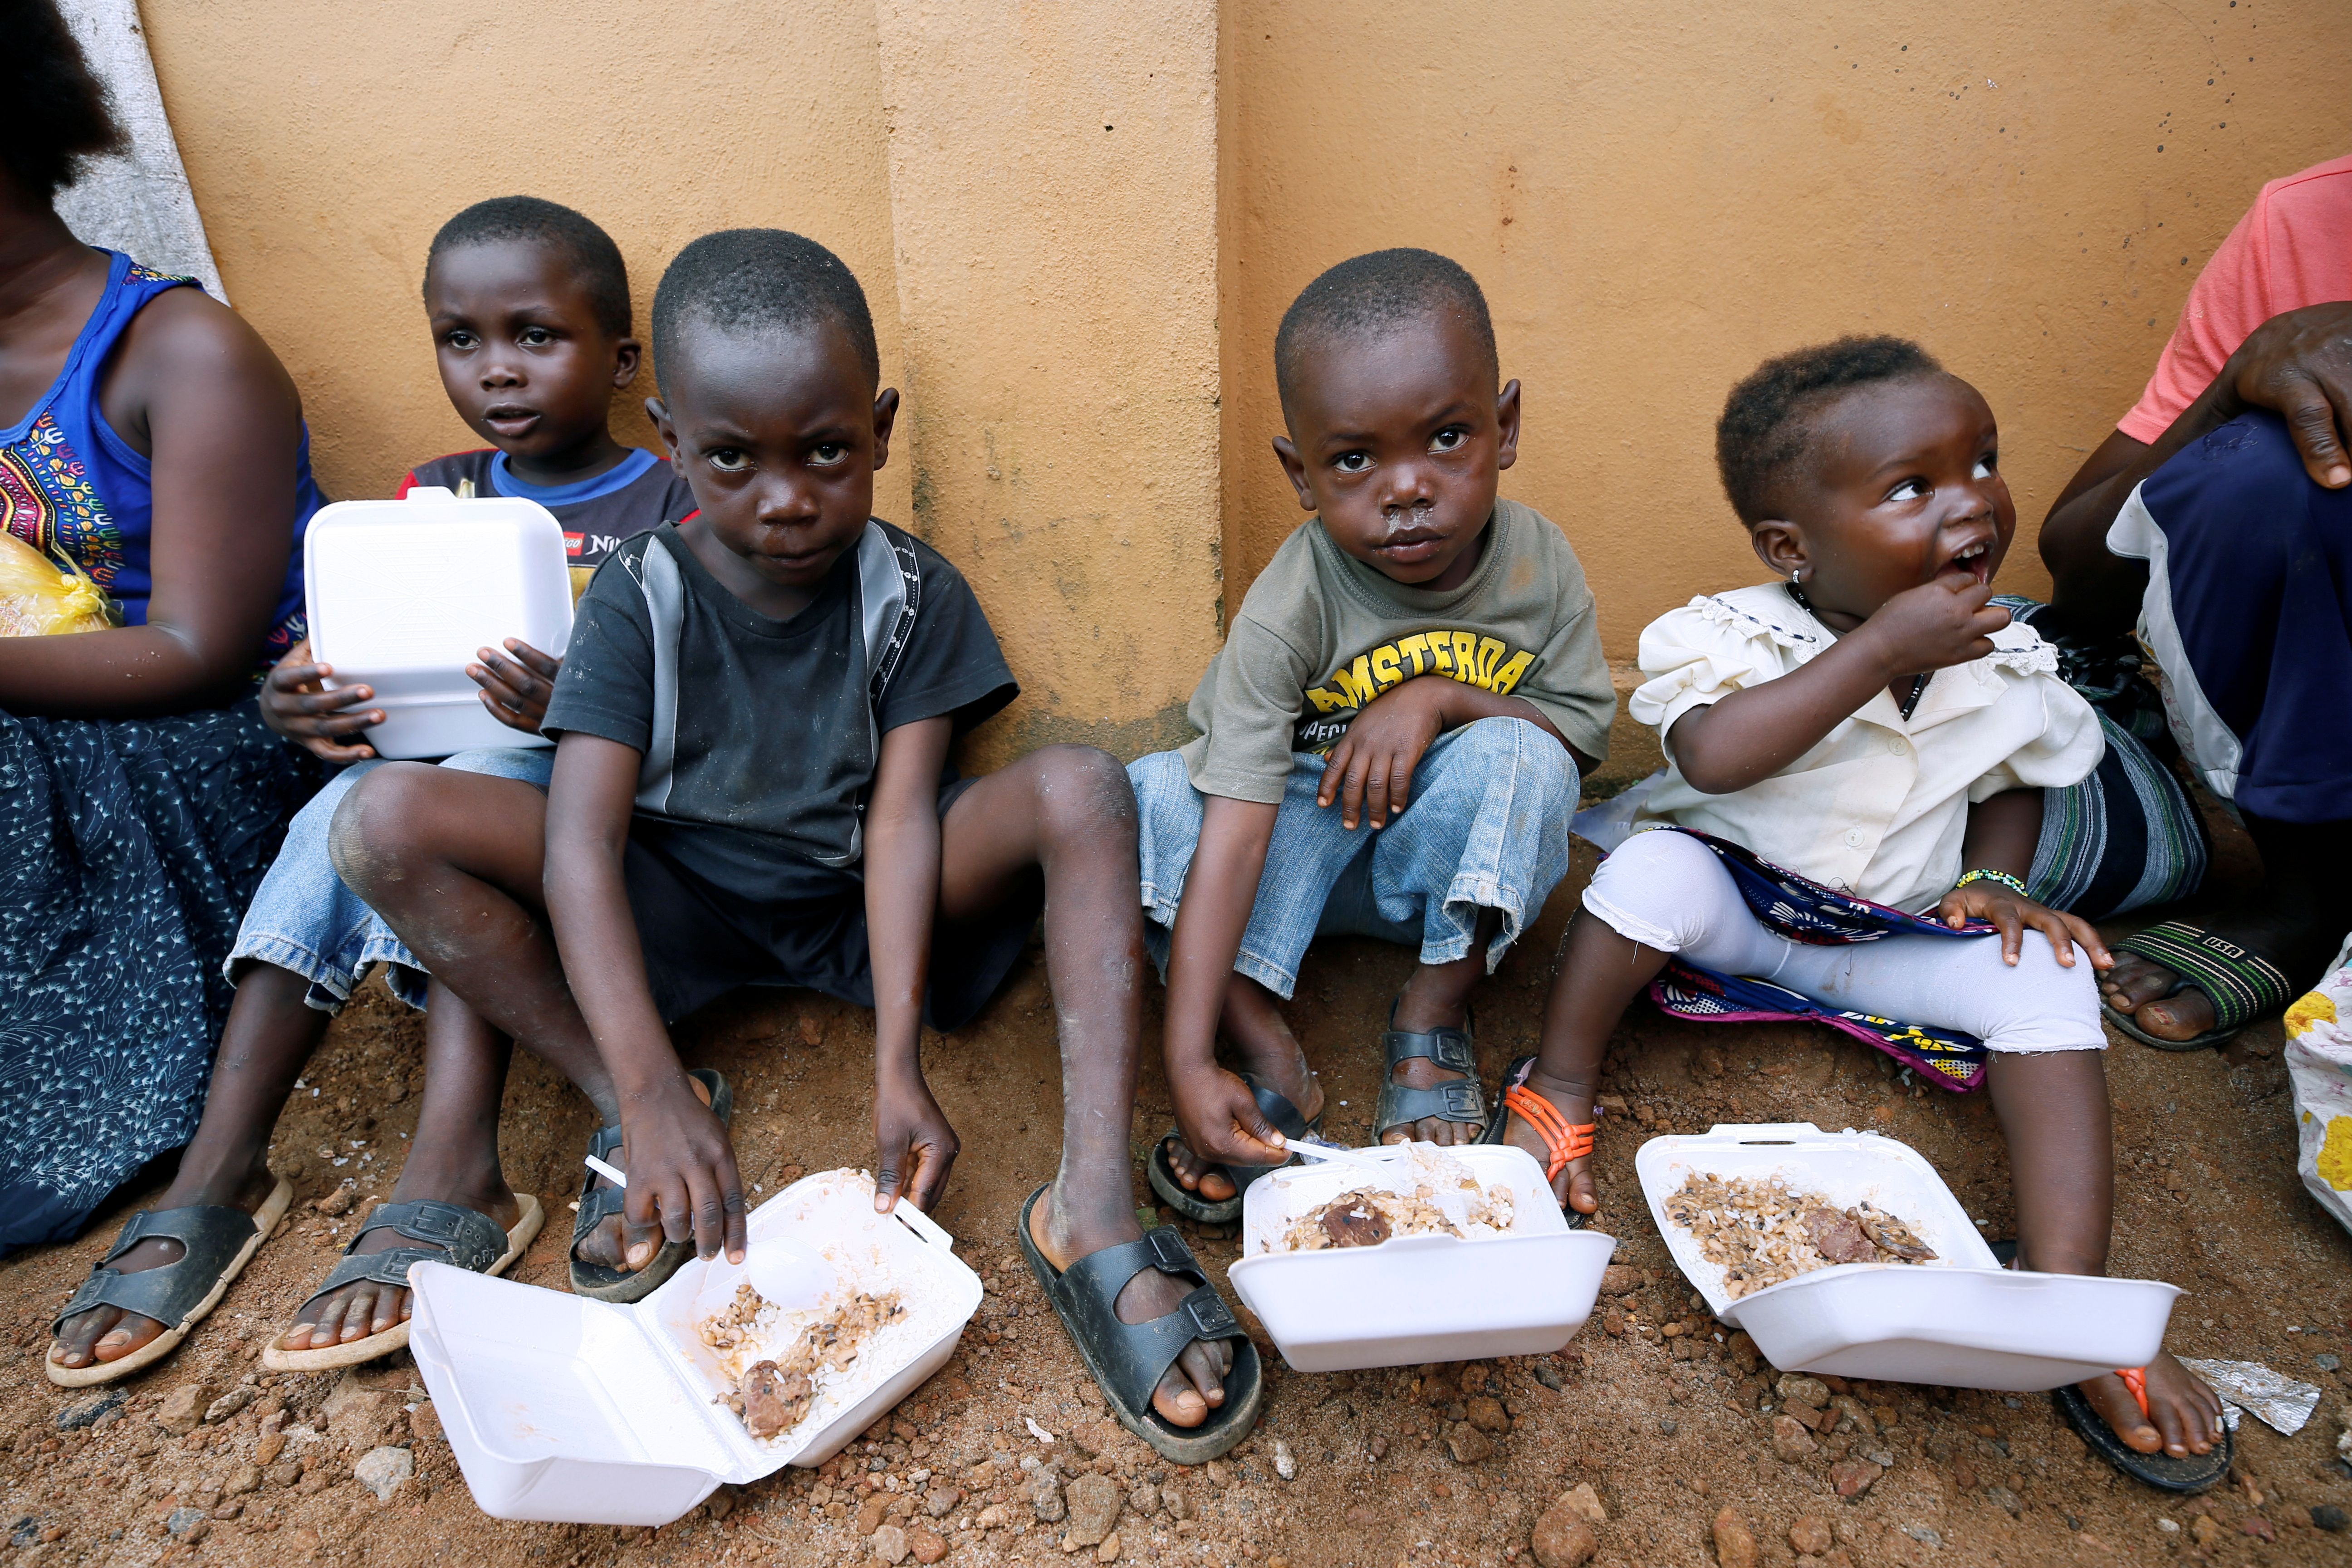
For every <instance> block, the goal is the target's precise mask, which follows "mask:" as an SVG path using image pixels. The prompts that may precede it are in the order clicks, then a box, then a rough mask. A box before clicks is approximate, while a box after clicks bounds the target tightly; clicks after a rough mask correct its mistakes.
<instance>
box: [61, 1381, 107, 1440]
mask: <svg viewBox="0 0 2352 1568" xmlns="http://www.w3.org/2000/svg"><path fill="white" fill-rule="evenodd" d="M122 1400H123V1393H122V1390H121V1389H119V1388H109V1389H104V1390H101V1391H100V1393H97V1394H92V1395H91V1396H90V1397H89V1398H88V1399H85V1400H83V1401H82V1402H81V1403H80V1404H79V1405H67V1406H66V1407H65V1408H64V1409H63V1410H60V1411H58V1431H60V1432H79V1431H80V1430H81V1429H82V1428H83V1427H85V1426H97V1425H98V1424H99V1423H100V1421H103V1420H105V1419H106V1418H107V1417H108V1416H110V1415H113V1414H114V1413H115V1412H116V1411H118V1410H120V1409H121V1408H122Z"/></svg>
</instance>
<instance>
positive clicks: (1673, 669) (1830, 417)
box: [1500, 338, 2221, 1466]
mask: <svg viewBox="0 0 2352 1568" xmlns="http://www.w3.org/2000/svg"><path fill="white" fill-rule="evenodd" d="M1996 447H1997V431H1996V426H1995V425H1994V421H1993V416H1992V412H1991V410H1990V408H1989V407H1987V406H1986V404H1985V401H1984V399H1983V398H1982V397H1981V396H1979V395H1978V393H1977V392H1976V390H1975V388H1973V387H1971V386H1969V384H1967V383H1966V382H1963V381H1961V380H1960V379H1958V377H1957V376H1953V375H1950V374H1946V373H1944V371H1943V370H1942V369H1941V367H1939V366H1938V365H1937V363H1936V362H1935V361H1934V360H1933V359H1931V358H1929V357H1928V356H1927V353H1925V352H1924V351H1923V350H1921V349H1920V348H1918V347H1917V345H1916V344H1913V343H1908V342H1902V341H1900V340H1897V339H1892V338H1875V339H1846V340H1843V341H1842V342H1836V343H1832V344H1829V345H1826V346H1823V347H1821V348H1816V349H1810V350H1803V351H1800V352H1799V353H1793V354H1790V355H1788V356H1786V357H1785V358H1782V359H1779V360H1775V361H1772V362H1770V363H1767V364H1766V365H1765V366H1764V367H1763V368H1762V369H1760V370H1759V371H1758V372H1757V373H1756V374H1754V375H1752V376H1750V377H1749V378H1748V380H1747V381H1745V382H1743V383H1742V384H1740V385H1739V386H1738V388H1736V389H1735V390H1734V391H1733V393H1732V395H1731V398H1730V400H1729V402H1728V404H1727V406H1726V408H1725V412H1724V416H1723V420H1722V423H1721V424H1720V426H1718V427H1717V458H1718V461H1719V462H1720V464H1721V467H1722V471H1723V479H1724V484H1725V488H1726V489H1727V490H1728V491H1729V492H1730V496H1731V500H1732V504H1733V506H1734V508H1735V510H1737V511H1738V514H1739V516H1740V518H1741V521H1744V522H1745V523H1746V524H1747V526H1748V532H1749V535H1750V538H1751V541H1752V542H1753V544H1754V547H1755V550H1756V553H1757V554H1758V556H1759V557H1760V558H1761V559H1762V560H1763V562H1764V563H1765V564H1766V565H1767V566H1769V567H1770V568H1771V569H1772V571H1773V573H1774V574H1775V575H1776V576H1777V577H1779V578H1780V579H1782V581H1780V582H1776V583H1772V584H1767V585H1764V586H1761V587H1753V588H1744V589H1740V590H1738V591H1735V592H1732V593H1728V594H1722V595H1711V596H1706V597H1701V598H1697V599H1694V600H1693V601H1691V603H1690V604H1689V605H1686V606H1685V607H1684V608H1681V609H1678V610H1675V611H1672V612H1670V613H1669V614H1667V615H1665V616H1662V617H1661V618H1660V619H1659V620H1657V621H1656V622H1654V623H1653V624H1652V625H1651V626H1649V628H1648V629H1647V630H1645V631H1644V632H1643V635H1642V643H1641V663H1642V669H1643V673H1644V674H1645V675H1647V676H1649V677H1650V678H1651V679H1649V681H1648V683H1647V684H1646V685H1644V686H1643V687H1642V688H1641V689H1640V690H1639V691H1637V692H1636V693H1635V694H1634V695H1633V700H1632V702H1631V704H1630V708H1631V711H1632V712H1633V716H1634V717H1635V718H1636V719H1639V720H1642V721H1644V722H1648V723H1654V724H1655V725H1656V726H1657V727H1658V730H1659V732H1660V735H1661V738H1662V740H1663V741H1664V746H1665V750H1666V755H1667V758H1668V767H1667V770H1666V773H1664V776H1663V777H1662V778H1661V779H1660V780H1659V781H1658V782H1657V784H1655V785H1654V786H1653V787H1652V788H1651V790H1650V792H1649V794H1648V795H1647V796H1646V798H1645V799H1644V800H1643V805H1642V806H1641V809H1640V812H1639V814H1638V816H1636V818H1635V826H1636V827H1637V829H1638V828H1643V827H1647V828H1654V829H1663V828H1675V827H1679V828H1689V829H1696V830H1698V831H1700V832H1704V833H1706V834H1709V835H1712V836H1714V837H1717V838H1719V839H1726V840H1729V841H1731V842H1732V843H1734V844H1737V845H1738V846H1741V847H1745V848H1747V849H1748V850H1750V851H1752V852H1753V853H1754V854H1755V855H1757V856H1759V857H1760V858H1763V859H1764V860H1766V861H1769V862H1770V863H1771V864H1772V865H1774V866H1777V867H1780V868H1786V869H1787V870H1790V871H1794V872H1797V873H1799V874H1801V876H1803V877H1805V878H1809V879H1811V880H1812V881H1814V882H1816V883H1820V884H1822V885H1824V886H1825V887H1827V888H1829V889H1833V890H1835V891H1836V892H1838V893H1842V894H1850V895H1852V896H1853V897H1857V898H1860V899H1864V900H1870V901H1871V902H1874V903H1877V904H1882V905H1885V906H1889V907H1891V908H1893V909H1895V910H1903V911H1906V912H1907V913H1909V914H1913V915H1926V916H1930V917H1931V918H1933V919H1934V920H1937V921H1941V922H1942V923H1944V924H1945V925H1946V926H1948V927H1949V928H1951V929H1952V930H1953V931H1958V930H1959V929H1960V928H1962V927H1963V926H1965V925H1966V924H1967V923H1968V922H1969V921H1986V922H1990V924H1991V925H1993V926H1995V927H1997V928H1998V931H1999V938H2000V940H1999V941H1998V942H1995V941H1993V940H1992V939H1991V937H1990V935H1988V936H1986V937H1984V938H1982V939H1979V940H1971V939H1969V938H1966V937H1947V936H1945V935H1944V934H1943V933H1941V932H1939V931H1915V932H1913V933H1911V934H1896V935H1890V936H1885V937H1884V938H1881V939H1880V940H1876V941H1864V942H1850V943H1848V944H1844V945H1822V944H1820V943H1817V942H1798V941H1791V940H1790V938H1789V937H1787V936H1784V935H1781V934H1780V932H1778V931H1774V930H1771V929H1769V928H1768V927H1767V926H1766V925H1765V924H1763V923H1762V922H1760V921H1759V918H1758V916H1757V914H1756V913H1755V912H1753V911H1752V910H1751V907H1750V905H1749V904H1748V901H1747V900H1745V899H1743V897H1742V896H1741V894H1740V892H1739V890H1738V887H1737V885H1736V884H1735V881H1734V879H1733V877H1732V874H1731V872H1730V871H1729V870H1728V869H1727V868H1726V865H1725V863H1724V861H1723V860H1722V859H1721V858H1718V856H1717V854H1716V853H1715V852H1714V851H1713V850H1711V849H1710V848H1709V847H1707V843H1706V840H1705V839H1702V838H1699V837H1693V836H1692V835H1691V834H1690V833H1686V832H1671V831H1638V830H1637V831H1635V832H1634V833H1633V834H1632V836H1631V837H1628V838H1626V839H1625V841H1624V842H1623V844H1622V847H1619V848H1617V849H1616V850H1615V852H1614V853H1613V854H1612V855H1611V856H1610V857H1609V858H1608V859H1606V860H1605V861H1603V862H1602V864H1601V868H1600V870H1599V872H1598V873H1596V875H1595V876H1594V878H1593V880H1592V882H1591V886H1590V887H1589V888H1588V889H1586V891H1585V894H1584V908H1583V910H1581V911H1580V912H1579V914H1578V915H1577V917H1576V920H1575V921H1574V923H1573V924H1572V925H1571V926H1570V931H1569V937H1568V942H1567V946H1566V949H1565V951H1564V952H1563V954H1562V958H1561V963H1560V966H1559V973H1558V976H1557V978H1556V979H1555V980H1554V982H1553V985H1552V991H1551V996H1550V999H1549V1004H1548V1005H1547V1009H1546V1014H1545V1019H1544V1030H1543V1039H1542V1046H1541V1054H1540V1056H1539V1057H1538V1058H1534V1059H1532V1060H1530V1061H1528V1062H1525V1063H1522V1064H1518V1065H1517V1066H1515V1067H1514V1068H1513V1071H1512V1073H1511V1075H1510V1079H1507V1084H1508V1085H1509V1087H1508V1088H1507V1095H1506V1100H1505V1103H1506V1105H1507V1107H1508V1108H1509V1110H1510V1111H1511V1114H1510V1115H1509V1116H1508V1117H1507V1120H1506V1121H1505V1123H1504V1125H1503V1127H1502V1129H1501V1131H1500V1136H1501V1138H1502V1140H1503V1141H1504V1142H1512V1143H1516V1144H1518V1145H1520V1146H1522V1147H1524V1148H1526V1149H1528V1152H1531V1153H1533V1154H1535V1155H1536V1156H1537V1158H1538V1160H1539V1161H1542V1162H1544V1163H1546V1165H1547V1168H1548V1169H1549V1171H1550V1172H1551V1173H1552V1176H1553V1181H1554V1184H1555V1190H1556V1191H1557V1192H1558V1193H1559V1195H1560V1196H1561V1198H1562V1200H1563V1202H1564V1203H1565V1204H1566V1205H1568V1206H1569V1207H1570V1208H1571V1209H1572V1210H1574V1211H1575V1212H1577V1213H1579V1214H1591V1213H1592V1212H1593V1211H1594V1210H1595V1209H1597V1208H1598V1206H1599V1205H1598V1201H1597V1197H1596V1194H1595V1189H1594V1185H1593V1181H1592V1177H1591V1174H1590V1173H1589V1172H1588V1171H1587V1170H1586V1165H1587V1163H1588V1158H1587V1157H1588V1156H1589V1154H1590V1152H1591V1147H1592V1132H1593V1131H1594V1128H1593V1124H1592V1103H1593V1095H1594V1091H1595V1088H1596V1085H1597V1081H1598V1077H1599V1069H1600V1064H1601V1052H1602V1048H1603V1047H1604V1046H1605V1045H1606V1043H1607V1041H1608V1037H1609V1035H1610V1032H1611V1031H1612V1029H1613V1028H1614V1027H1615V1026H1616V1023H1617V1020H1618V1017H1619V1016H1620V1015H1621V1014H1622V1012H1623V1011H1624V1009H1625V1006H1626V1005H1627V1004H1628V1003H1630V1002H1631V1001H1632V1000H1633V997H1634V995H1635V994H1638V993H1639V992H1640V991H1641V990H1642V989H1643V987H1644V986H1646V985H1648V984H1650V983H1651V981H1652V980H1653V979H1654V977H1656V976H1657V974H1658V973H1659V972H1660V971H1661V969H1662V968H1663V967H1664V965H1665V963H1666V962H1667V960H1668V957H1669V955H1675V956H1677V957H1678V958H1679V959H1680V960H1682V961H1683V962H1684V963H1687V964H1691V965H1695V966H1696V967H1698V968H1701V969H1705V970H1712V971H1715V972H1717V973H1721V974H1725V975H1735V976H1756V977H1759V978H1762V979H1765V980H1769V981H1770V982H1772V983H1773V984H1776V985H1779V986H1781V987H1785V988H1786V989H1788V990H1790V991H1794V992H1797V993H1800V994H1802V995H1803V996H1805V997H1807V998H1811V999H1822V998H1832V999H1834V1000H1833V1002H1832V1004H1831V1005H1832V1006H1834V1007H1835V1008H1839V1009H1852V1010H1855V1011H1858V1012H1861V1013H1866V1014H1870V1015H1874V1016H1878V1017H1883V1018H1892V1019H1899V1020H1904V1021H1906V1022H1909V1023H1916V1024H1919V1025H1924V1026H1931V1027H1937V1028H1941V1029H1946V1030H1953V1031H1959V1032H1963V1033H1966V1034H1969V1035H1973V1036H1976V1037H1978V1038H1979V1039H1980V1040H1981V1041H1982V1043H1983V1045H1984V1047H1986V1049H1987V1052H1988V1053H1989V1055H1988V1059H1987V1060H1986V1062H1985V1066H1984V1077H1985V1079H1986V1081H1987V1082H1988V1084H1989V1087H1990V1092H1991V1096H1992V1102H1993V1106H1994V1109H1995V1110H1996V1112H1997V1113H1998V1114H1999V1116H2000V1121H2001V1125H2002V1130H2003V1131H2004V1132H2005V1133H2006V1135H2007V1137H2008V1142H2009V1147H2010V1151H2011V1158H2012V1160H2013V1162H2014V1180H2015V1185H2016V1204H2017V1216H2018V1258H2019V1264H2020V1266H2021V1267H2024V1268H2035V1269H2041V1270H2045V1271H2049V1272H2055V1273H2078V1274H2096V1273H2101V1272H2103V1271H2104V1269H2105V1262H2106V1252H2107V1243H2108V1227H2109V1218H2110V1214H2111V1210H2112V1206H2113V1172H2112V1156H2111V1152H2110V1144H2109V1131H2108V1110H2107V1095H2106V1080H2105V1066H2104V1062H2103V1059H2102V1058H2101V1057H2100V1056H2099V1055H2098V1054H2097V1053H2098V1052H2099V1050H2100V1049H2101V1048H2102V1047H2104V1046H2105V1035H2104V1034H2103V1032H2102V1031H2101V1029H2100V1026H2099V1011H2098V995H2097V992H2096V989H2095V981H2094V977H2093V974H2092V970H2093V968H2094V967H2098V968H2105V967H2107V966H2108V965H2109V964H2111V963H2113V962H2114V961H2113V960H2112V959H2111V958H2110V957H2109V955H2108V952H2107V950H2106V947H2105V944H2104V943H2102V942H2100V940H2099V936H2098V933H2097V932H2096V931H2095V930H2093V929H2092V927H2091V926H2090V925H2089V924H2088V923H2087V922H2085V921H2082V920H2080V919H2078V918H2076V917H2074V916H2073V915H2070V914H2065V913H2062V912H2060V911H2058V910H2051V909H2047V908H2044V907H2043V906H2042V905H2041V904H2039V903H2036V902H2034V901H2033V900H2032V899H2029V898H2028V897H2027V896H2026V893H2025V886H2026V884H2025V878H2026V876H2027V874H2028V873H2029V872H2030V870H2031V869H2032V860H2033V853H2034V847H2035V842H2036V838H2037V835H2038V833H2039V830H2040V826H2041V817H2042V789H2043V788H2045V787H2052V786H2060V785H2064V784H2072V783H2074V782H2075V781H2076V780H2078V779H2080V778H2082V777H2083V776H2084V775H2085V774H2087V773H2090V772H2091V770H2092V769H2093V768H2095V766H2096V765H2097V763H2098V761H2099V757H2100V755H2101V752H2102V747H2103V742H2102V740H2101V738H2100V732H2099V727H2098V723H2097V721H2096V719H2095V716H2094V714H2093V713H2092V711H2091V709H2090V708H2089V706H2088V705H2087V704H2086V703H2084V700H2082V698H2080V697H2079V696H2077V695H2076V694H2075V693H2074V691H2073V690H2072V689H2070V688H2068V687H2067V686H2066V685H2065V684H2064V683H2063V682H2062V681H2061V680H2059V679H2057V676H2056V674H2055V673H2054V671H2055V661H2054V658H2053V653H2052V650H2051V649H2050V648H2049V647H2048V646H2047V645H2045V644H2044V643H2042V639H2041V638H2040V637H2038V636H2037V635H2036V634H2035V633H2034V632H2033V631H2032V629H2031V628H2030V627H2027V626H2012V625H2011V622H2010V617H2009V614H2008V612H2007V611H2005V610H2001V609H1998V608H1994V607H1991V606H1990V605H1988V603H1987V601H1988V599H1989V598H1990V596H1991V591H1992V590H1991V586H1990V582H1991V578H1992V575H1993V573H1994V572H1995V571H1996V570H1997V569H1998V568H1999V567H2000V563H2001V558H2002V557H2003V555H2004V554H2006V553H2007V552H2008V549H2009V545H2010V540H2011V535H2012V534H2013V533H2014V532H2015V530H2016V526H2017V515H2016V509H2015V507H2014V506H2013V504H2012V503H2011V500H2010V495H2009V489H2008V486H2007V485H2006V484H2005V483H2004V482H2003V481H2002V479H2001V477H2000V471H1999V468H1998V454H1997V449H1996ZM2077 948H2079V949H2081V952H2082V956H2083V957H2086V958H2087V959H2088V961H2089V962H2088V963H2083V962H2081V961H2080V959H2078V957H2077V954H2076V951H2075V950H2076V949H2077ZM1513 1080H1516V1082H1513ZM2081 1392H2082V1394H2083V1395H2084V1398H2085V1399H2087V1400H2088V1401H2089V1404H2090V1407H2091V1408H2092V1409H2095V1411H2096V1412H2097V1413H2098V1414H2099V1415H2101V1416H2102V1417H2104V1418H2105V1421H2106V1423H2107V1424H2108V1425H2109V1426H2111V1427H2113V1428H2114V1431H2115V1434H2116V1436H2117V1437H2119V1438H2121V1439H2122V1441H2123V1442H2124V1443H2126V1444H2127V1445H2128V1446H2129V1447H2131V1448H2132V1449H2134V1450H2136V1451H2137V1453H2138V1454H2144V1455H2147V1456H2148V1457H2149V1458H2151V1459H2156V1460H2159V1461H2160V1460H2162V1459H2163V1458H2170V1459H2171V1460H2172V1461H2174V1462H2176V1463H2180V1462H2184V1461H2185V1462H2186V1463H2187V1464H2189V1465H2191V1466H2194V1465H2196V1464H2199V1463H2200V1462H2201V1461H2200V1460H2192V1459H2190V1458H2189V1456H2191V1455H2192V1454H2193V1455H2196V1456H2200V1457H2202V1456H2207V1455H2208V1454H2209V1453H2210V1451H2211V1450H2212V1449H2213V1448H2214V1447H2215V1446H2216V1444H2217V1442H2218V1441H2219V1440H2220V1436H2221V1405H2220V1402H2219V1400H2218V1399H2216V1398H2215V1396H2214V1394H2212V1392H2211V1391H2210V1389H2208V1388H2207V1387H2206V1386H2205V1385H2204V1384H2202V1383H2200V1382H2199V1381H2198V1380H2197V1379H2196V1378H2194V1377H2192V1376H2191V1375H2190V1374H2189V1373H2187V1372H2186V1371H2184V1370H2183V1369H2182V1368H2181V1367H2180V1366H2179V1363H2177V1362H2175V1361H2174V1360H2173V1359H2172V1357H2171V1356H2170V1355H2169V1354H2163V1355H2159V1356H2158V1359H2157V1361H2156V1362H2155V1363H2152V1364H2151V1365H2149V1366H2148V1367H2147V1369H2146V1373H2145V1392H2146V1396H2147V1398H2146V1413H2145V1415H2143V1413H2142V1410H2141V1408H2140V1407H2139V1405H2138V1403H2137V1398H2136V1396H2135V1394H2133V1393H2132V1392H2131V1391H2129V1390H2128V1389H2127V1388H2126V1384H2125V1383H2124V1381H2123V1380H2122V1379H2121V1378H2119V1377H2117V1376H2114V1375H2109V1376H2105V1377H2099V1378H2095V1379H2093V1380H2091V1381H2090V1382H2089V1383H2086V1384H2082V1385H2081ZM2159 1450H2161V1453H2159Z"/></svg>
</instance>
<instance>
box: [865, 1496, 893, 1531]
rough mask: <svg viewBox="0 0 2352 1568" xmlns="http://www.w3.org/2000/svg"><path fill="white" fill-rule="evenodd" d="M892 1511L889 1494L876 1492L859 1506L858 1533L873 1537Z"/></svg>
mask: <svg viewBox="0 0 2352 1568" xmlns="http://www.w3.org/2000/svg"><path fill="white" fill-rule="evenodd" d="M889 1510H890V1499H889V1496H888V1494H887V1493H885V1492H875V1493H872V1494H871V1495H869V1496H868V1497H867V1498H866V1500H865V1501H864V1502H861V1503H859V1504H858V1505H857V1533H858V1534H860V1535H871V1534H873V1533H874V1532H875V1531H877V1530H879V1529H881V1528H882V1519H883V1516H884V1515H885V1514H887V1512H888V1511H889Z"/></svg>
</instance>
